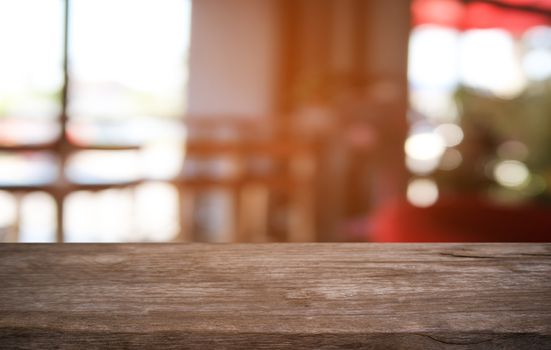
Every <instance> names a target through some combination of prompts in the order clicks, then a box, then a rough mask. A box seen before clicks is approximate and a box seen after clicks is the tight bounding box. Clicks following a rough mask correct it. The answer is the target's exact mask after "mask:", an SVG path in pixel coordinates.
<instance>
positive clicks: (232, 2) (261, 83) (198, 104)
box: [188, 0, 278, 116]
mask: <svg viewBox="0 0 551 350" xmlns="http://www.w3.org/2000/svg"><path fill="white" fill-rule="evenodd" d="M276 2H277V0H262V1H259V0H199V1H193V10H192V31H191V49H190V57H189V67H190V72H189V74H190V75H189V85H188V113H189V114H200V115H213V116H214V115H221V114H223V115H242V116H258V115H266V114H270V113H271V112H272V110H273V104H274V101H273V99H274V97H273V95H274V89H275V84H276V70H277V69H276V68H277V62H276V61H277V57H278V56H277V53H278V48H277V40H276V38H277V34H278V29H277V11H276V10H277V9H276Z"/></svg>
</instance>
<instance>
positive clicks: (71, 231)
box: [0, 0, 551, 242]
mask: <svg viewBox="0 0 551 350" xmlns="http://www.w3.org/2000/svg"><path fill="white" fill-rule="evenodd" d="M0 52H1V54H0V242H315V241H320V242H328V241H332V242H335V241H336V242H349V241H366V242H425V241H434V242H471V241H532V242H534V241H539V242H544V241H551V0H539V1H538V0H412V1H408V0H263V1H258V0H197V1H192V0H2V1H0Z"/></svg>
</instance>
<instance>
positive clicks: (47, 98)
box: [0, 0, 64, 144]
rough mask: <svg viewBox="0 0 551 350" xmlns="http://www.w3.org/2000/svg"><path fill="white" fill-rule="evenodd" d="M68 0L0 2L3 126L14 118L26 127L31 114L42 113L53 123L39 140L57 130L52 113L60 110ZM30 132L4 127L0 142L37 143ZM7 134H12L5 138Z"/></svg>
mask: <svg viewBox="0 0 551 350" xmlns="http://www.w3.org/2000/svg"><path fill="white" fill-rule="evenodd" d="M63 3H64V2H63V1H61V0H12V1H10V0H4V1H1V2H0V48H1V52H2V54H1V55H0V77H1V79H0V124H1V125H0V127H1V128H2V129H4V127H5V126H6V125H8V124H9V125H8V126H9V127H16V128H17V129H18V130H22V129H25V127H26V126H28V124H29V123H28V120H29V119H30V120H33V121H37V119H40V123H44V124H48V125H47V130H46V131H48V132H46V133H44V132H41V133H40V134H41V135H40V137H39V138H40V140H39V141H40V142H47V141H49V140H52V139H53V138H55V137H56V136H57V126H56V125H55V124H54V123H53V119H55V118H56V117H58V115H59V113H60V110H61V106H60V92H61V89H62V85H63V11H64V7H63ZM37 122H38V121H37ZM52 125H53V126H52ZM35 131H36V130H35ZM30 132H31V133H32V132H34V131H33V130H31V131H30ZM27 136H28V135H26V134H25V132H23V133H7V132H1V133H0V143H1V144H6V143H8V144H13V143H33V141H34V140H32V137H27ZM8 137H9V138H10V140H5V139H6V138H8ZM34 143H36V142H34Z"/></svg>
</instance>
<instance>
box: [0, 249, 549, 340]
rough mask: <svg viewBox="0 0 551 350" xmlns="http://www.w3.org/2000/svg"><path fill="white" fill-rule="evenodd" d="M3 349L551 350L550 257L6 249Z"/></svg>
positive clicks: (526, 253) (542, 253) (1, 260)
mask: <svg viewBox="0 0 551 350" xmlns="http://www.w3.org/2000/svg"><path fill="white" fill-rule="evenodd" d="M0 348H7V349H19V348H24V349H26V348H40V349H51V348H62V349H65V348H69V349H70V348H79V349H94V348H101V349H105V348H138V349H144V348H158V349H185V348H202V349H212V348H247V349H255V348H256V349H259V348H290V349H304V348H325V349H334V348H354V349H357V348H368V349H372V348H373V349H379V348H380V349H393V348H407V349H441V348H444V349H447V348H449V349H465V348H468V349H487V348H496V349H525V348H529V349H551V244H386V245H385V244H330V243H326V244H263V245H252V244H251V245H206V244H204V245H201V244H187V245H186V244H121V245H102V244H90V245H84V244H82V245H81V244H70V245H22V244H21V245H0Z"/></svg>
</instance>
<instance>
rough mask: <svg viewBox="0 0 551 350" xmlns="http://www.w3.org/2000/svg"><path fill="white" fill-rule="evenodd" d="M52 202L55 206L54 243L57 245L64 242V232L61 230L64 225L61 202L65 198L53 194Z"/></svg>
mask: <svg viewBox="0 0 551 350" xmlns="http://www.w3.org/2000/svg"><path fill="white" fill-rule="evenodd" d="M53 197H54V201H55V204H56V222H57V227H56V242H57V243H63V242H64V230H63V228H64V227H63V223H64V215H63V214H64V213H63V212H64V207H63V202H64V199H65V196H63V195H61V194H54V196H53Z"/></svg>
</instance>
